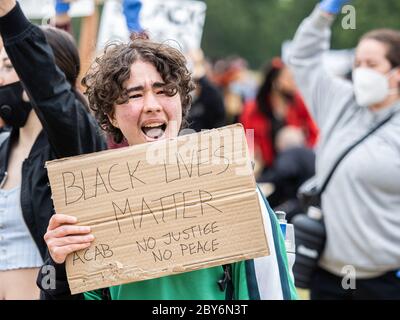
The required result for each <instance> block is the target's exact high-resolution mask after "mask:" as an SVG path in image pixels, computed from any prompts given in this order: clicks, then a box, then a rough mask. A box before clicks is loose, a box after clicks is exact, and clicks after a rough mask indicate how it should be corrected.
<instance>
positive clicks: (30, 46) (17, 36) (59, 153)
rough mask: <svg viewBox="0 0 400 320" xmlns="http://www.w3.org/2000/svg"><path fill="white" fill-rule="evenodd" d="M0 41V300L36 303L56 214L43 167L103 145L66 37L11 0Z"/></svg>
mask: <svg viewBox="0 0 400 320" xmlns="http://www.w3.org/2000/svg"><path fill="white" fill-rule="evenodd" d="M0 35H1V37H2V38H3V42H4V48H3V49H2V50H1V52H0V117H1V118H2V119H3V120H4V121H5V123H6V124H7V125H8V126H9V127H11V128H12V130H11V134H10V137H8V138H7V140H6V141H5V142H4V143H3V144H2V145H1V147H0V181H1V185H0V300H2V299H39V290H38V288H37V286H36V278H37V273H38V270H39V267H40V266H41V265H42V264H43V261H44V260H45V259H46V253H47V250H46V249H47V248H46V244H45V241H44V239H43V236H44V234H45V233H46V230H47V226H48V223H49V220H50V217H51V216H52V215H53V214H54V210H53V202H52V200H51V191H50V186H49V180H48V177H47V171H46V169H45V163H46V161H50V160H53V159H56V158H61V157H68V156H72V155H77V154H82V153H88V152H93V151H98V150H101V149H103V148H104V147H105V142H104V139H103V138H102V136H101V135H100V132H99V128H98V126H97V124H96V122H95V120H94V119H93V117H92V116H91V115H90V114H89V112H88V108H87V102H86V101H85V99H84V97H83V95H82V94H79V92H78V91H77V89H76V87H75V82H76V78H77V76H78V74H79V56H78V53H77V49H76V46H75V44H74V42H73V39H72V37H71V36H70V35H69V34H67V33H66V32H64V31H61V30H56V29H52V28H44V29H41V28H39V27H37V26H34V25H33V24H31V23H30V22H29V21H28V20H27V19H26V18H25V16H24V15H23V13H22V11H21V9H20V7H19V5H18V4H16V2H15V1H14V0H12V1H11V0H1V1H0ZM46 39H47V40H46ZM47 41H48V42H49V43H50V45H49V44H48V43H47Z"/></svg>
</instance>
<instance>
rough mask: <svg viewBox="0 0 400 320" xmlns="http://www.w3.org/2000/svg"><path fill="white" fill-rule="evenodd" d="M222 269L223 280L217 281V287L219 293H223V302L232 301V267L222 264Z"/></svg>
mask: <svg viewBox="0 0 400 320" xmlns="http://www.w3.org/2000/svg"><path fill="white" fill-rule="evenodd" d="M222 268H223V269H224V275H223V278H222V279H220V280H218V286H219V288H220V290H221V291H225V300H234V299H233V291H234V290H233V281H232V265H231V264H224V265H223V266H222Z"/></svg>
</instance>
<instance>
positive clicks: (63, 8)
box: [52, 0, 74, 34]
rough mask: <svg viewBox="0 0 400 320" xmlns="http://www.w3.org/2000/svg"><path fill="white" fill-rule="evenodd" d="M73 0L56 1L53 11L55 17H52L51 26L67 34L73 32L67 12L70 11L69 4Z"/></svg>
mask: <svg viewBox="0 0 400 320" xmlns="http://www.w3.org/2000/svg"><path fill="white" fill-rule="evenodd" d="M72 1H74V0H56V2H55V11H56V15H55V17H54V21H53V22H52V25H54V26H55V27H56V28H58V29H62V30H64V31H67V32H68V33H71V34H72V32H73V30H72V23H71V17H70V16H69V14H68V12H69V9H70V6H71V5H70V3H71V2H72Z"/></svg>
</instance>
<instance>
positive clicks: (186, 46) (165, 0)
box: [97, 0, 206, 53]
mask: <svg viewBox="0 0 400 320" xmlns="http://www.w3.org/2000/svg"><path fill="white" fill-rule="evenodd" d="M205 17H206V4H205V3H204V2H201V1H191V0H146V1H142V9H141V11H140V24H141V26H142V28H143V29H144V30H146V31H147V32H148V33H149V35H150V37H151V39H152V40H154V41H158V42H165V41H167V42H168V44H169V45H171V46H174V47H176V48H177V49H179V50H181V51H182V52H184V53H186V52H188V51H190V50H196V49H199V48H200V44H201V37H202V34H203V27H204V22H205ZM114 40H119V41H123V42H126V41H128V40H129V31H128V28H127V25H126V20H125V16H124V14H123V12H122V4H121V2H120V1H117V0H108V1H106V2H105V4H104V9H103V13H102V17H101V21H100V29H99V38H98V41H97V46H98V47H97V50H98V51H101V50H102V48H103V47H104V46H105V44H106V43H107V42H110V41H114Z"/></svg>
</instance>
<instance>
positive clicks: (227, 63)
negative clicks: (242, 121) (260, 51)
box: [211, 56, 258, 124]
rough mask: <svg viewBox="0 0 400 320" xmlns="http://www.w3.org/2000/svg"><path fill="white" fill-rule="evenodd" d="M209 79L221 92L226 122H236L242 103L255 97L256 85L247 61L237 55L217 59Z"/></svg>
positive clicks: (240, 112)
mask: <svg viewBox="0 0 400 320" xmlns="http://www.w3.org/2000/svg"><path fill="white" fill-rule="evenodd" d="M211 79H212V81H213V82H214V83H215V84H216V85H217V86H218V87H219V88H220V90H221V91H222V93H223V97H224V103H225V110H226V122H227V124H232V123H236V122H238V121H239V117H240V115H241V114H242V112H243V105H244V104H245V103H246V102H247V101H248V100H251V99H253V98H254V97H255V93H256V90H257V87H258V82H257V78H256V77H255V76H254V75H253V73H252V72H251V71H250V70H249V69H248V64H247V61H246V60H245V59H243V58H241V57H237V56H233V57H227V58H225V59H219V60H217V61H216V62H215V64H214V65H213V67H212V76H211Z"/></svg>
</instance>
